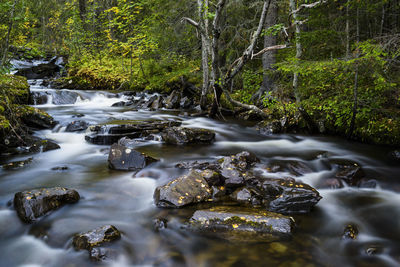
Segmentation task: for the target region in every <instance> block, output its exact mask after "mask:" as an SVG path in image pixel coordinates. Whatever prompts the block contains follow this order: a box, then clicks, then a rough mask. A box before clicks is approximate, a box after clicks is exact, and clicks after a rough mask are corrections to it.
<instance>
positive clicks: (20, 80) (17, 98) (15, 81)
mask: <svg viewBox="0 0 400 267" xmlns="http://www.w3.org/2000/svg"><path fill="white" fill-rule="evenodd" d="M6 98H7V99H6ZM6 100H7V101H9V102H11V103H18V104H28V102H29V84H28V82H27V80H26V78H25V77H21V76H15V75H0V104H4V102H6Z"/></svg>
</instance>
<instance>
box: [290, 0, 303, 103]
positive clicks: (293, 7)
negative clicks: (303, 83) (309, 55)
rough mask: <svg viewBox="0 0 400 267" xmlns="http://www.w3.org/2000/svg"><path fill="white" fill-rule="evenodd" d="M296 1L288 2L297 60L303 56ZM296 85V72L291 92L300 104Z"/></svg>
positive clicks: (297, 78) (297, 75)
mask: <svg viewBox="0 0 400 267" xmlns="http://www.w3.org/2000/svg"><path fill="white" fill-rule="evenodd" d="M296 6H297V3H296V0H290V9H291V12H292V13H293V20H294V24H295V27H296V35H295V38H296V59H297V60H299V59H300V58H301V56H302V54H303V51H302V50H303V48H302V45H301V40H300V34H301V28H300V27H301V25H300V24H301V23H300V22H299V19H298V15H297V12H296V10H297V9H296ZM298 84H299V74H298V73H297V72H295V73H293V92H294V96H295V97H296V103H300V94H299V92H298Z"/></svg>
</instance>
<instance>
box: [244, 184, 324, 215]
mask: <svg viewBox="0 0 400 267" xmlns="http://www.w3.org/2000/svg"><path fill="white" fill-rule="evenodd" d="M247 187H249V188H253V189H254V191H253V192H257V196H256V197H257V198H259V199H260V200H261V201H262V203H264V205H265V206H266V209H267V210H269V211H274V212H279V213H283V214H301V213H308V212H310V211H311V209H312V208H313V207H314V206H315V205H316V204H317V203H318V202H319V200H320V199H321V198H322V197H321V196H320V194H319V192H318V191H317V190H316V189H314V188H313V187H311V186H310V185H308V184H304V183H300V182H296V181H295V180H294V179H272V178H261V177H254V178H251V179H249V180H248V181H247Z"/></svg>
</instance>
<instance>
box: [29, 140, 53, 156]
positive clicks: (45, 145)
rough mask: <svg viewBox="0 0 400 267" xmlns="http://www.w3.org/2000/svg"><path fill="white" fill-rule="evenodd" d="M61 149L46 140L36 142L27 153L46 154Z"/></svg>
mask: <svg viewBox="0 0 400 267" xmlns="http://www.w3.org/2000/svg"><path fill="white" fill-rule="evenodd" d="M60 148H61V147H60V146H59V145H58V144H56V143H55V142H53V141H51V140H47V139H40V140H36V141H35V142H34V143H33V144H31V146H30V147H29V152H33V153H38V152H47V151H50V150H55V149H60Z"/></svg>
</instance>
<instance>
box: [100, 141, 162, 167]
mask: <svg viewBox="0 0 400 267" xmlns="http://www.w3.org/2000/svg"><path fill="white" fill-rule="evenodd" d="M156 161H158V160H157V159H154V158H152V157H150V156H147V155H146V154H144V153H140V152H138V151H136V150H133V149H131V148H129V147H127V146H124V145H122V144H113V145H112V146H111V149H110V153H109V155H108V166H109V167H110V169H113V170H121V171H139V170H141V169H143V168H145V167H146V166H147V165H149V164H151V163H153V162H156Z"/></svg>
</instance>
